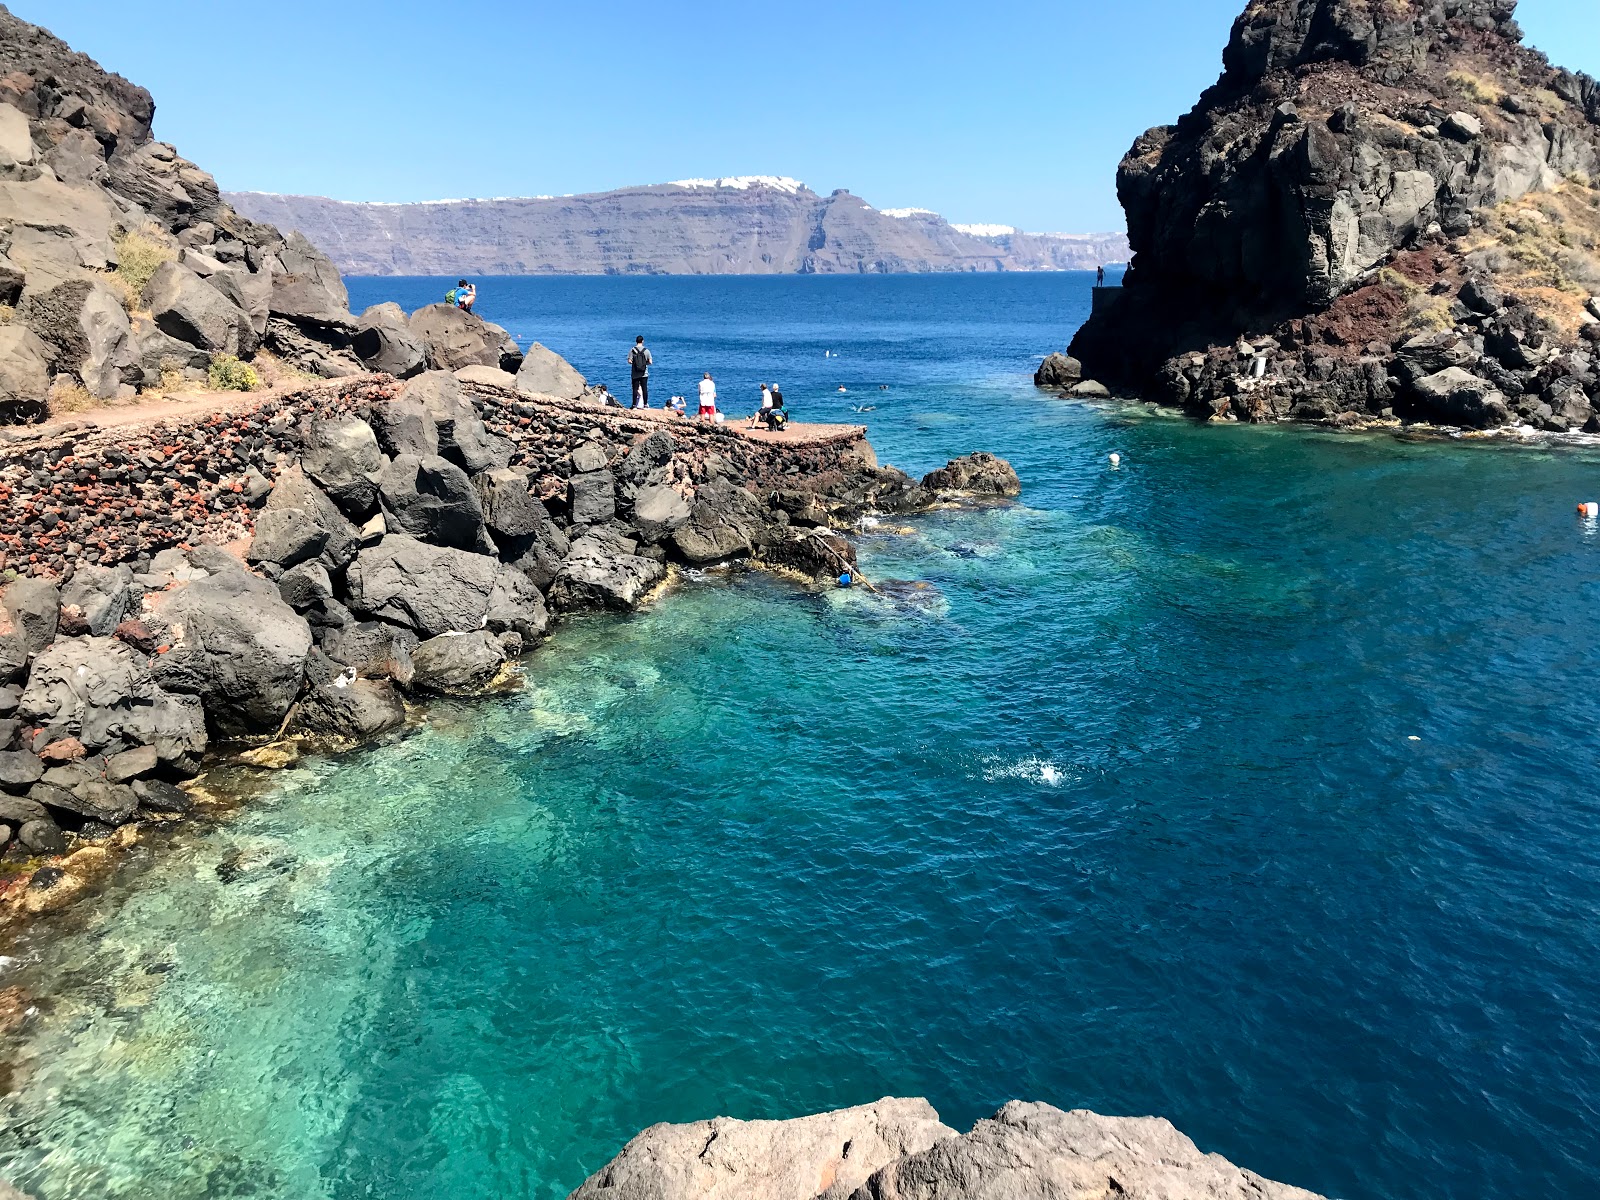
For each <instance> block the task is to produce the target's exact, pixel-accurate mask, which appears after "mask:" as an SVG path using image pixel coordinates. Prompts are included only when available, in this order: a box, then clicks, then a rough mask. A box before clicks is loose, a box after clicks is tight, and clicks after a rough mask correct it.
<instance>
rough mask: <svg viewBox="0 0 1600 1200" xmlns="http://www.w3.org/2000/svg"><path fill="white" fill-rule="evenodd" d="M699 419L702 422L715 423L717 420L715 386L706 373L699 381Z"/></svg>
mask: <svg viewBox="0 0 1600 1200" xmlns="http://www.w3.org/2000/svg"><path fill="white" fill-rule="evenodd" d="M699 416H700V419H701V420H702V421H715V420H716V419H717V385H716V383H715V382H714V381H713V380H712V378H711V372H710V371H707V372H706V374H705V378H704V379H702V380H701V381H700V413H699Z"/></svg>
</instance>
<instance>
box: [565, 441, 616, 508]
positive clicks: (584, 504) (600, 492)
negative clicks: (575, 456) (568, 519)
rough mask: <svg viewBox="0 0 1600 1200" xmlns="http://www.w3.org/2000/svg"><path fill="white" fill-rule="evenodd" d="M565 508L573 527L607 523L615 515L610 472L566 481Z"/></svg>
mask: <svg viewBox="0 0 1600 1200" xmlns="http://www.w3.org/2000/svg"><path fill="white" fill-rule="evenodd" d="M579 449H580V450H581V449H582V447H579ZM567 506H568V511H569V513H570V514H571V516H572V523H573V524H574V525H598V524H600V523H602V522H604V521H609V520H610V519H611V518H612V517H614V516H616V514H617V481H616V480H615V479H614V478H613V477H612V475H611V472H610V471H593V470H591V471H585V472H583V473H582V474H579V475H574V476H572V478H570V479H568V480H567Z"/></svg>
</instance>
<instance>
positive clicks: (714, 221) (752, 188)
mask: <svg viewBox="0 0 1600 1200" xmlns="http://www.w3.org/2000/svg"><path fill="white" fill-rule="evenodd" d="M228 199H229V200H230V201H231V202H232V203H233V204H234V205H235V206H236V207H237V208H238V210H239V211H240V212H244V213H248V214H249V215H250V216H252V217H254V218H256V219H258V220H261V221H270V222H272V223H274V224H277V225H281V226H282V227H284V228H287V229H296V230H299V231H300V232H302V233H303V234H305V235H306V236H307V237H308V238H310V239H311V240H312V241H314V242H316V243H317V244H318V245H320V246H325V247H327V248H328V251H329V253H330V254H331V255H332V256H333V259H334V261H335V262H337V263H338V264H339V267H340V268H341V269H342V270H344V271H346V272H347V273H349V274H352V275H457V274H476V275H787V274H817V275H836V274H850V275H854V274H878V273H894V272H934V271H1014V270H1064V269H1082V268H1086V267H1087V268H1092V267H1094V266H1096V265H1097V264H1099V263H1100V262H1115V261H1123V260H1125V259H1126V257H1127V252H1126V244H1125V242H1124V241H1123V239H1122V238H1121V236H1120V235H1116V234H1104V235H1090V236H1089V237H1087V238H1083V239H1067V238H1061V237H1053V236H1050V235H1039V234H1018V233H1016V231H1013V230H1007V231H1006V234H1005V235H1002V236H980V235H974V234H972V233H969V232H966V231H964V230H963V229H961V228H958V227H957V226H954V225H951V224H950V223H949V222H947V221H946V220H945V219H944V218H943V217H941V216H939V215H938V214H937V213H924V212H920V211H915V212H913V211H903V212H899V213H894V212H882V211H879V210H878V209H875V208H872V207H871V206H870V205H868V204H866V203H865V202H864V201H862V200H861V199H860V198H858V197H856V196H853V195H851V194H850V193H849V192H846V191H838V192H834V193H833V194H832V195H831V196H819V195H817V194H816V193H815V192H813V191H811V190H810V189H809V188H807V187H805V186H804V185H803V184H800V183H798V182H796V181H794V180H789V179H779V178H757V179H732V180H686V181H684V182H682V183H668V184H660V185H658V186H654V187H638V188H625V189H623V190H620V191H614V192H599V193H594V194H592V195H584V196H563V197H530V198H520V199H500V200H444V201H431V202H427V203H420V204H351V203H345V202H343V201H338V200H328V199H324V198H322V197H318V196H275V195H264V194H260V193H254V192H240V193H230V194H229V196H228ZM985 229H986V230H987V227H985ZM1013 239H1015V240H1018V241H1020V242H1022V243H1024V244H1023V245H1022V247H1021V249H1020V251H1018V250H1014V249H1013V247H1012V244H1011V243H1012V241H1013Z"/></svg>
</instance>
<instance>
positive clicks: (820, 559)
mask: <svg viewBox="0 0 1600 1200" xmlns="http://www.w3.org/2000/svg"><path fill="white" fill-rule="evenodd" d="M761 558H762V561H763V562H765V563H766V564H767V565H768V566H772V567H780V568H782V569H784V570H786V571H793V572H795V574H797V575H804V576H805V577H806V578H808V579H813V580H823V579H829V580H831V579H837V578H838V577H839V576H840V575H841V574H843V573H844V571H845V570H846V569H851V570H853V569H854V568H855V565H856V548H855V546H854V545H852V544H851V541H850V539H849V538H847V537H845V536H844V534H842V533H834V532H833V531H832V530H826V529H792V530H790V531H789V532H788V534H787V536H785V537H782V538H779V539H778V540H777V541H775V542H773V543H772V544H771V545H770V546H768V547H767V548H766V549H765V550H763V551H762V552H761Z"/></svg>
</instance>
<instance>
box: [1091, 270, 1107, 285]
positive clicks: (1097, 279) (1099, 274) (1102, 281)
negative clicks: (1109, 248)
mask: <svg viewBox="0 0 1600 1200" xmlns="http://www.w3.org/2000/svg"><path fill="white" fill-rule="evenodd" d="M1094 285H1095V287H1105V285H1106V269H1105V268H1104V267H1097V268H1095V273H1094Z"/></svg>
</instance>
